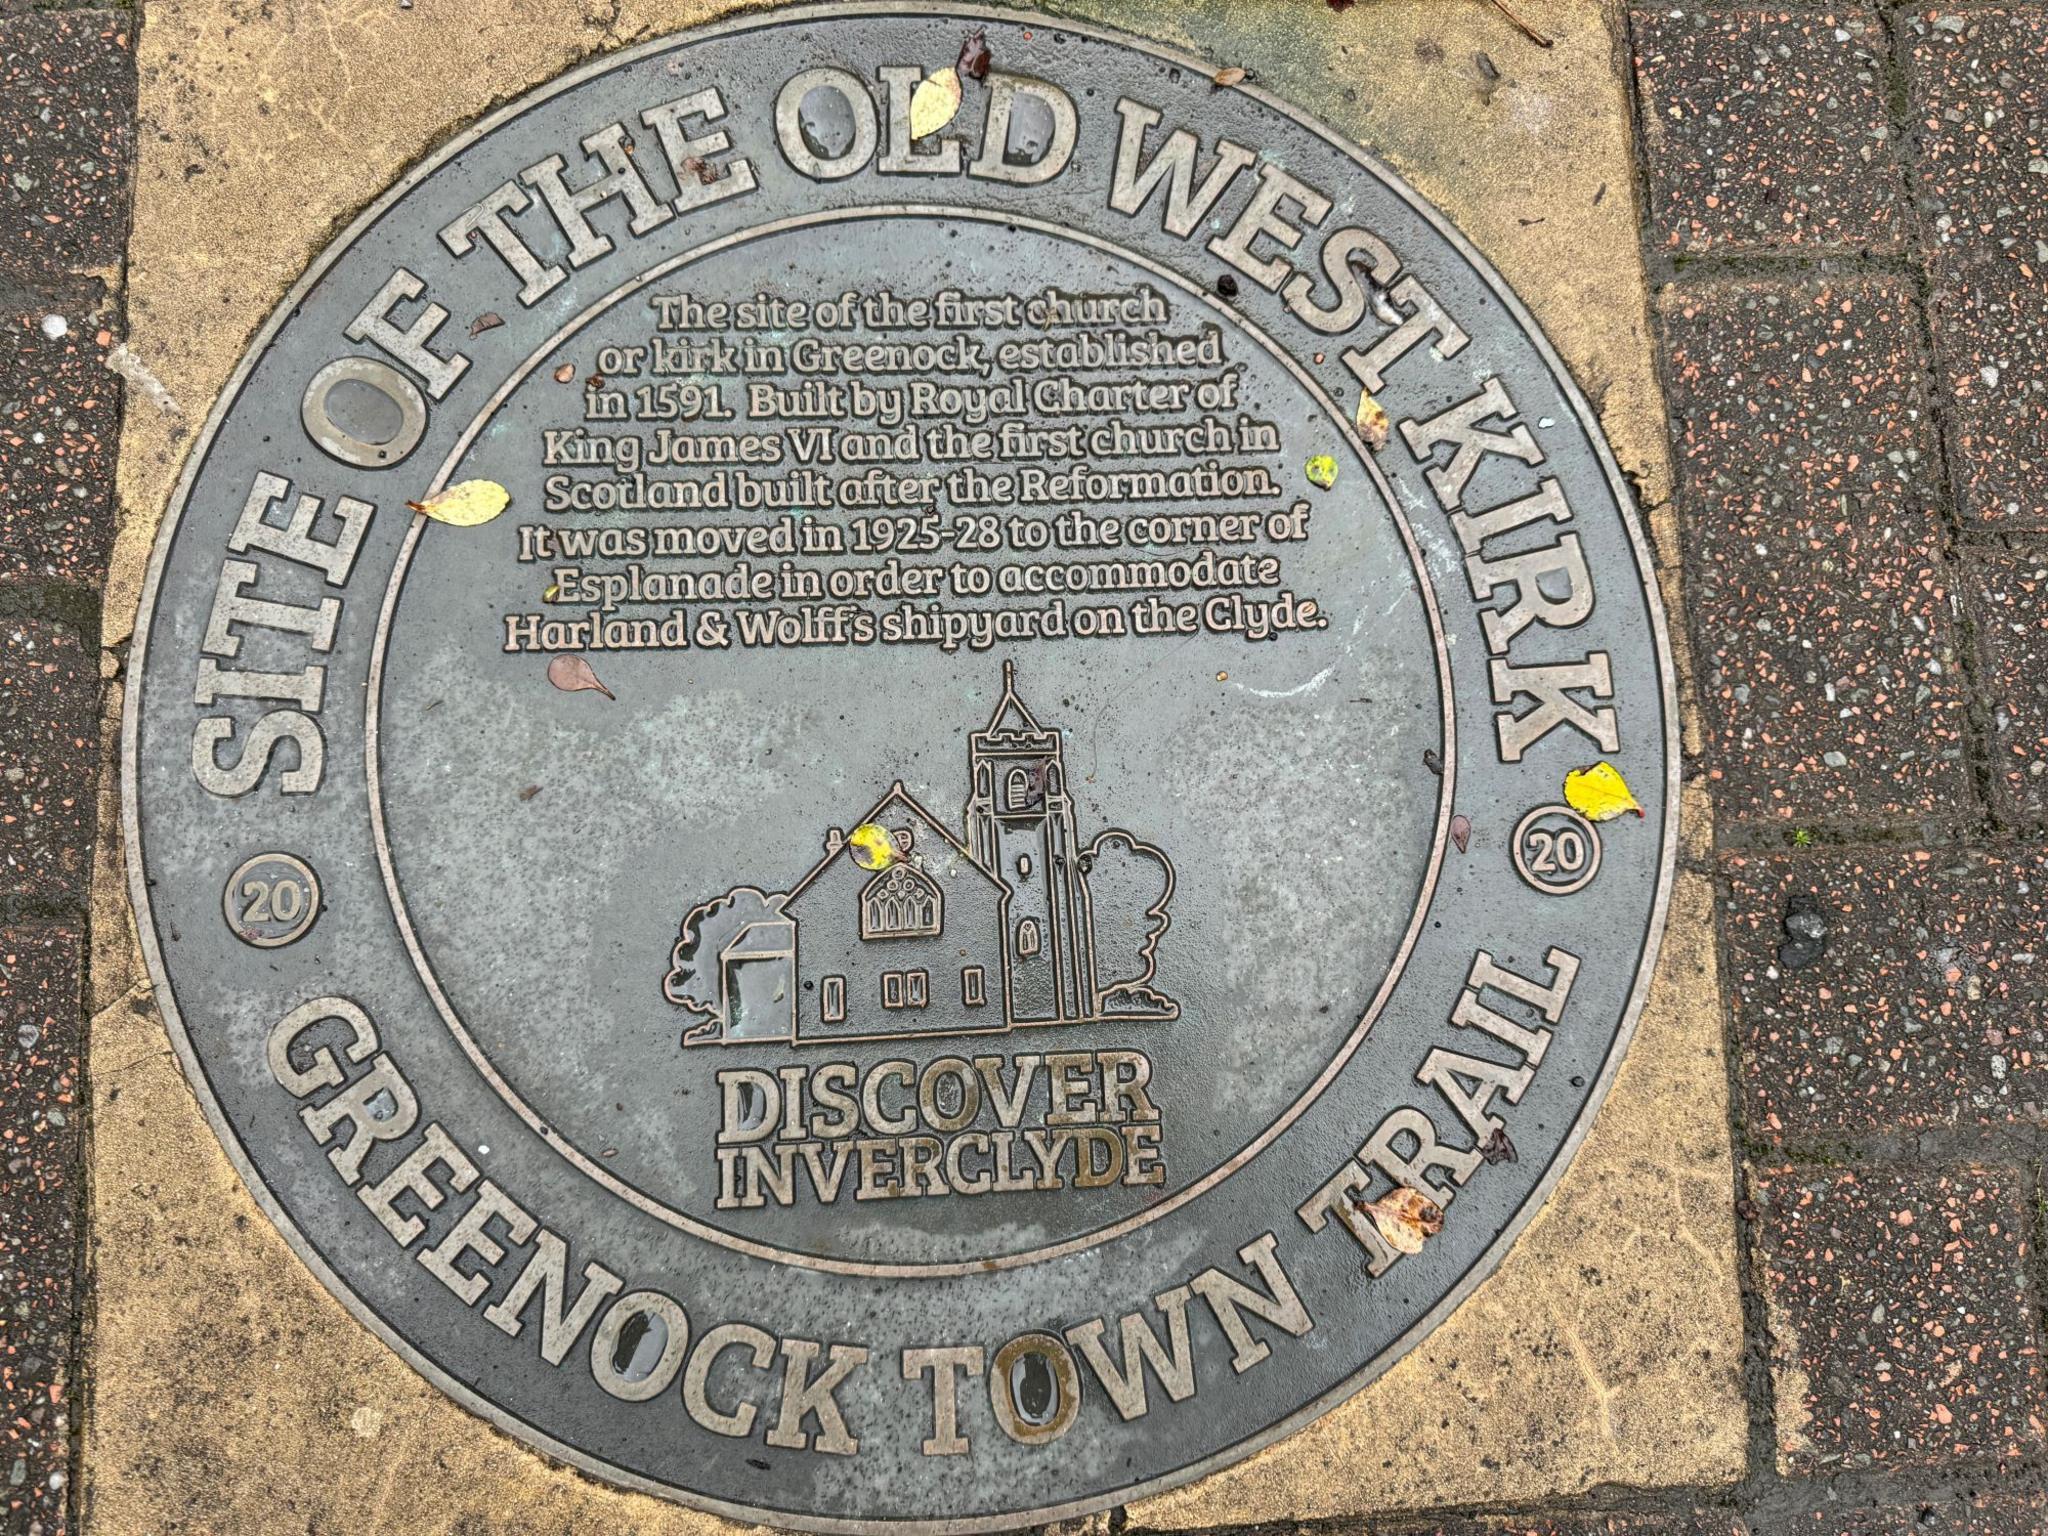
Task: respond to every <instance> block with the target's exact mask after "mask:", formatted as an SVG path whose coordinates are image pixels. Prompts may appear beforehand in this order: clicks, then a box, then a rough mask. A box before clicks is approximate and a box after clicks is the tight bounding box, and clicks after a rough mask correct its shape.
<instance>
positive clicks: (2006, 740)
mask: <svg viewBox="0 0 2048 1536" xmlns="http://www.w3.org/2000/svg"><path fill="white" fill-rule="evenodd" d="M1962 587H1963V609H1964V612H1965V613H1967V614H1968V615H1969V618H1970V627H1971V630H1972V633H1973V634H1974V635H1975V637H1976V642H1977V653H1978V667H1979V673H1978V676H1979V686H1980V687H1981V688H1982V689H1983V690H1984V694H1985V698H1984V706H1985V709H1986V711H1987V712H1988V714H1989V716H1990V721H1991V776H1992V799H1993V801H1994V802H1995V804H1996V805H1997V808H1998V812H1999V814H2000V815H2001V816H2003V817H2005V818H2007V819H2008V820H2012V821H2019V822H2031V821H2037V820H2039V818H2040V817H2041V816H2042V815H2043V814H2044V813H2048V550H2040V551H2031V552H2030V551H2027V550H2019V551H2014V552H2005V551H1999V550H1972V551H1970V552H1969V553H1968V554H1967V555H1966V556H1965V558H1964V561H1963V582H1962Z"/></svg>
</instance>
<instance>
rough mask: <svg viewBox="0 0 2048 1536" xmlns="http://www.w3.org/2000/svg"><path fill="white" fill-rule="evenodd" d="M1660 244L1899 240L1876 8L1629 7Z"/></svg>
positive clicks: (1877, 245) (1896, 181) (1765, 246)
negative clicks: (1711, 8) (1709, 8)
mask: <svg viewBox="0 0 2048 1536" xmlns="http://www.w3.org/2000/svg"><path fill="white" fill-rule="evenodd" d="M1630 26H1631V32H1632V36H1633V39H1634V48H1635V66H1636V80H1637V88H1638V91H1639V93H1640V97H1639V99H1640V102H1641V109H1642V119H1643V138H1644V148H1645V152H1646V157H1647V169H1648V184H1649V188H1650V206H1651V228H1652V234H1653V238H1654V240H1655V241H1656V242H1657V243H1658V244H1660V245H1662V246H1663V247H1664V248H1665V249H1666V250H1668V251H1670V252H1672V253H1674V254H1685V253H1699V252H1704V251H1716V252H1727V251H1742V250H1782V249H1797V250H1808V249H1813V248H1816V247H1825V248H1843V247H1852V248H1858V249H1891V248H1894V247H1896V246H1897V245H1898V244H1899V242H1900V234H1901V230H1902V228H1903V226H1904V222H1905V221H1904V214H1903V209H1902V203H1903V198H1902V196H1901V185H1900V176H1899V169H1898V163H1897V161H1896V159H1895V158H1894V154H1893V146H1892V130H1891V124H1890V118H1889V114H1888V112H1887V110H1886V103H1885V88H1884V54H1885V47H1886V42H1885V33H1884V28H1883V27H1882V26H1881V25H1879V23H1878V19H1877V16H1876V14H1875V12H1874V11H1873V10H1872V9H1871V8H1870V7H1869V6H1868V5H1843V6H1837V7H1832V8H1829V9H1826V10H1810V9H1797V10H1794V9H1786V8H1780V7H1776V6H1771V7H1744V8H1741V9H1736V10H1725V9H1714V10H1708V9H1702V8H1699V7H1696V6H1689V5H1688V6H1669V5H1666V6H1655V7H1652V6H1642V7H1638V8H1636V9H1634V10H1633V11H1631V13H1630Z"/></svg>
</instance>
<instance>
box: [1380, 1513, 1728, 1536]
mask: <svg viewBox="0 0 2048 1536" xmlns="http://www.w3.org/2000/svg"><path fill="white" fill-rule="evenodd" d="M1744 1532H1745V1527H1744V1526H1743V1523H1742V1522H1741V1521H1740V1520H1739V1519H1737V1518H1736V1517H1735V1516H1734V1515H1732V1514H1728V1513H1726V1512H1725V1511H1723V1512H1709V1511H1706V1510H1691V1511H1687V1512H1685V1513H1680V1514H1633V1513H1630V1514H1608V1513H1598V1512H1593V1513H1574V1514H1561V1515H1490V1516H1478V1517H1475V1518H1471V1519H1461V1520H1449V1521H1431V1522H1424V1523H1422V1524H1414V1523H1407V1524H1403V1523H1400V1522H1398V1521H1397V1522H1391V1523H1385V1524H1382V1523H1380V1522H1374V1523H1372V1524H1371V1525H1370V1527H1369V1536H1744Z"/></svg>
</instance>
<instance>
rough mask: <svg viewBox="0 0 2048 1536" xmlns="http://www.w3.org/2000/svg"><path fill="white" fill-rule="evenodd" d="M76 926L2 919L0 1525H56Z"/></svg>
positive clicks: (74, 1069)
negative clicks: (2, 1477) (2, 1475)
mask: <svg viewBox="0 0 2048 1536" xmlns="http://www.w3.org/2000/svg"><path fill="white" fill-rule="evenodd" d="M79 955H80V935H79V933H78V932H77V931H76V930H75V929H73V928H71V927H69V926H67V925H64V924H57V923H36V924H27V925H23V926H18V927H13V928H6V929H0V1209H4V1210H5V1212H6V1220H5V1221H0V1467H4V1468H6V1469H7V1471H8V1477H7V1481H6V1482H5V1483H4V1484H0V1511H4V1513H5V1518H4V1519H0V1529H5V1530H7V1531H9V1532H27V1531H30V1530H35V1529H38V1528H40V1529H41V1530H42V1531H43V1532H45V1533H47V1536H55V1533H57V1532H59V1531H61V1530H63V1529H64V1507H65V1494H66V1490H65V1480H66V1478H67V1476H68V1472H67V1470H66V1469H67V1467H68V1464H69V1461H70V1455H71V1447H70V1438H69V1431H68V1425H67V1423H66V1415H65V1407H64V1384H65V1376H66V1374H67V1362H68V1361H69V1359H70V1354H71V1326H72V1291H73V1277H74V1274H75V1271H76V1263H77V1242H78V1234H77V1226H76V1216H77V1213H78V1211H79V1201H80V1196H81V1193H82V1184H81V1182H80V1176H79V1153H80V1141H79V1132H80V1122H79V1118H78V1115H79V1108H78V1070H79V1063H78V1049H79V1035H80V1031H81V1019H80V989H79V965H80V960H79Z"/></svg>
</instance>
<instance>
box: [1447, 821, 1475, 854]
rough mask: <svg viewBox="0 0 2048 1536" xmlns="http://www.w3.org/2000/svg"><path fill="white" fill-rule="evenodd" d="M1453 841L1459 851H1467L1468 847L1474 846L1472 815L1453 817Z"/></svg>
mask: <svg viewBox="0 0 2048 1536" xmlns="http://www.w3.org/2000/svg"><path fill="white" fill-rule="evenodd" d="M1451 841H1452V842H1453V843H1454V844H1456V845H1457V849H1458V852H1460V853H1463V852H1465V850H1466V849H1468V848H1470V847H1471V846H1472V818H1471V817H1469V816H1453V817H1452V818H1451Z"/></svg>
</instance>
